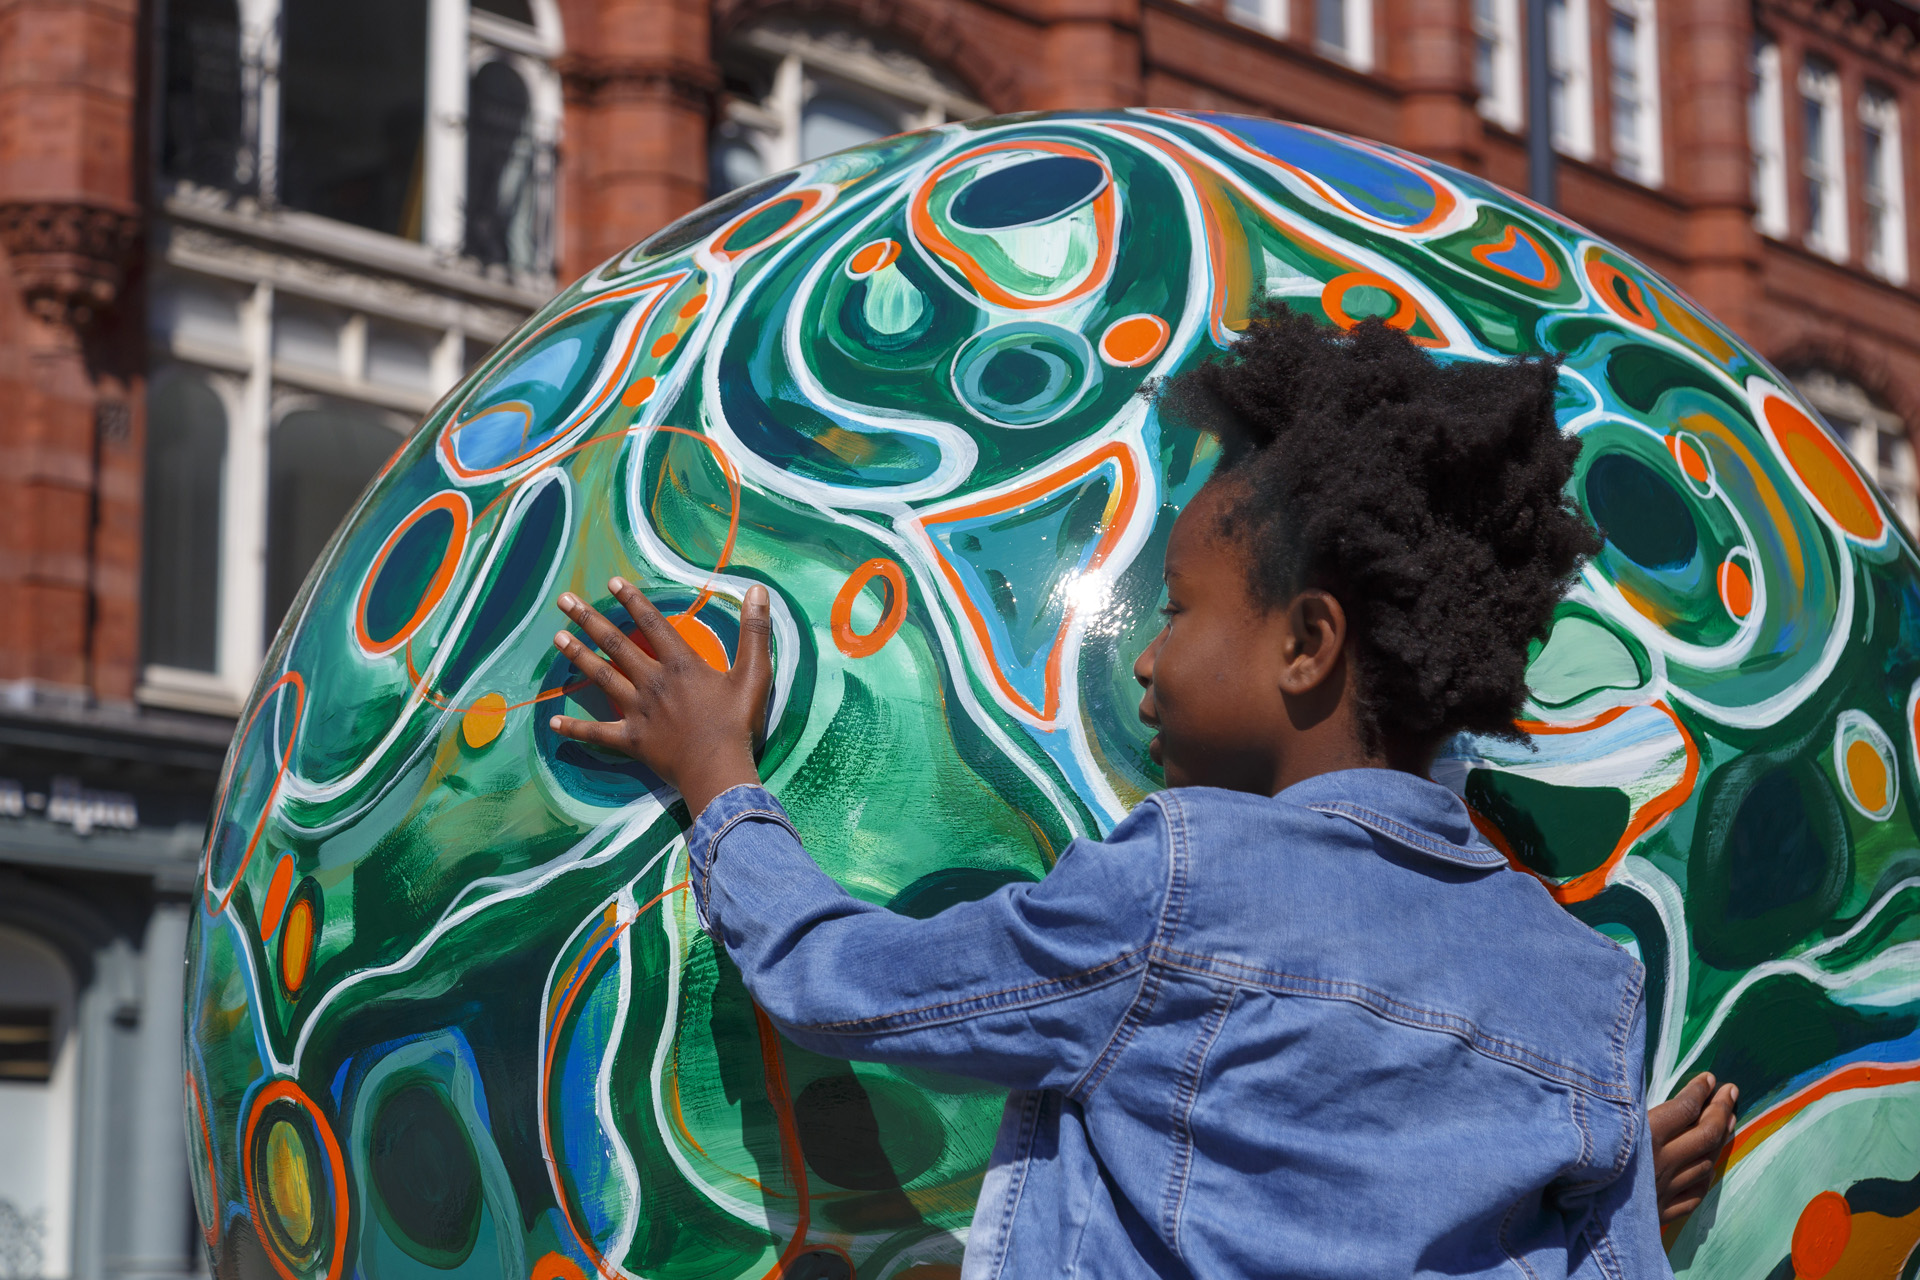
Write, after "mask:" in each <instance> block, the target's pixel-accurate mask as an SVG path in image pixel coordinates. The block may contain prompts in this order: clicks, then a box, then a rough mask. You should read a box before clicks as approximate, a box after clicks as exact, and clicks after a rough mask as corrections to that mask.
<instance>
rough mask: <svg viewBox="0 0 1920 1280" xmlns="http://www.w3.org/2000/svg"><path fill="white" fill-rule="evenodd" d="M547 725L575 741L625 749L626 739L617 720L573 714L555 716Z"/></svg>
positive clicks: (613, 748) (620, 749)
mask: <svg viewBox="0 0 1920 1280" xmlns="http://www.w3.org/2000/svg"><path fill="white" fill-rule="evenodd" d="M547 725H548V727H549V728H551V729H552V730H553V731H554V732H555V733H557V734H559V735H560V736H561V737H563V738H572V739H573V740H574V741H575V742H584V743H586V744H587V745H589V746H594V747H605V748H606V749H607V750H609V751H625V750H626V745H625V739H623V738H622V737H621V735H620V722H619V721H616V720H576V719H574V718H573V717H572V716H554V717H552V718H551V719H549V720H548V721H547Z"/></svg>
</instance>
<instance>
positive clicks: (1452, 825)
mask: <svg viewBox="0 0 1920 1280" xmlns="http://www.w3.org/2000/svg"><path fill="white" fill-rule="evenodd" d="M1274 799H1275V800H1278V801H1281V802H1282V803H1285V804H1295V805H1299V806H1300V807H1302V808H1304V809H1312V810H1313V811H1314V812H1316V813H1325V814H1330V815H1333V816H1336V817H1341V818H1345V819H1347V820H1348V821H1349V822H1353V823H1357V824H1358V825H1360V826H1363V827H1365V828H1367V830H1369V831H1372V832H1373V833H1375V834H1376V835H1380V836H1384V837H1385V838H1387V839H1388V840H1391V841H1393V842H1394V843H1395V844H1398V845H1401V846H1403V847H1404V848H1406V849H1409V850H1411V851H1412V852H1414V853H1418V854H1423V855H1425V856H1427V857H1430V858H1438V859H1439V860H1440V861H1442V862H1450V863H1452V864H1454V865H1455V866H1460V867H1472V868H1474V869H1475V870H1480V871H1489V870H1492V869H1494V868H1496V867H1504V866H1506V865H1507V860H1506V858H1505V856H1503V855H1502V854H1501V853H1500V852H1499V850H1497V849H1495V848H1493V847H1492V846H1491V845H1489V844H1488V843H1487V842H1486V841H1485V840H1484V839H1482V838H1481V836H1480V833H1479V832H1478V831H1476V830H1474V826H1473V819H1472V818H1471V817H1470V816H1469V815H1468V813H1467V806H1466V805H1465V804H1464V803H1462V802H1461V800H1460V797H1459V796H1457V795H1455V794H1454V793H1453V792H1451V791H1449V790H1448V789H1447V788H1445V787H1443V786H1441V785H1440V784H1439V783H1437V782H1430V781H1428V780H1427V779H1425V778H1416V777H1415V776H1414V775H1412V774H1410V773H1402V772H1400V771H1399V770H1398V769H1338V770H1335V771H1334V772H1332V773H1322V774H1316V775H1315V776H1314V777H1311V778H1308V779H1307V780H1305V781H1304V782H1296V783H1295V784H1294V785H1292V786H1291V787H1288V788H1287V789H1286V790H1285V791H1282V792H1281V793H1280V794H1279V795H1277V796H1275V797H1274Z"/></svg>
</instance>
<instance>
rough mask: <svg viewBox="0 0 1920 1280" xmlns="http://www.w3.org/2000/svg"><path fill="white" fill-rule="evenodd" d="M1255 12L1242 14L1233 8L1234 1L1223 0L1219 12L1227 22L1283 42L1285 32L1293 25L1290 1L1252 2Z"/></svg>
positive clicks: (1256, 0) (1261, 0)
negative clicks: (1224, 16)
mask: <svg viewBox="0 0 1920 1280" xmlns="http://www.w3.org/2000/svg"><path fill="white" fill-rule="evenodd" d="M1252 3H1253V6H1254V8H1255V10H1256V11H1255V12H1253V13H1242V12H1241V11H1240V10H1239V9H1238V8H1236V7H1235V4H1236V0H1223V3H1222V5H1221V12H1222V13H1224V14H1225V15H1226V17H1227V20H1228V21H1229V22H1235V23H1238V24H1239V25H1241V26H1243V27H1247V28H1249V29H1251V30H1254V31H1259V32H1262V33H1264V34H1266V35H1270V36H1272V37H1273V38H1274V39H1276V40H1284V39H1286V37H1287V30H1288V28H1289V27H1291V26H1292V24H1293V14H1292V12H1291V11H1292V9H1293V4H1292V0H1252Z"/></svg>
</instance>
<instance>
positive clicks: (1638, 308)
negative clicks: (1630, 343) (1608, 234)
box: [1587, 255, 1658, 329]
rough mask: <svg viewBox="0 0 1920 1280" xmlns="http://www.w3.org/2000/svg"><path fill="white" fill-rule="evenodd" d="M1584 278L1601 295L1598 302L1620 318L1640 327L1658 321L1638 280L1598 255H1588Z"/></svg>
mask: <svg viewBox="0 0 1920 1280" xmlns="http://www.w3.org/2000/svg"><path fill="white" fill-rule="evenodd" d="M1587 280H1588V282H1589V283H1591V284H1592V285H1593V289H1594V292H1595V293H1598V294H1599V295H1600V301H1601V302H1602V303H1603V304H1604V305H1605V306H1606V308H1607V310H1609V311H1611V312H1613V313H1614V314H1615V315H1617V316H1619V317H1620V318H1621V319H1622V320H1626V321H1629V322H1631V323H1633V324H1637V325H1639V326H1640V327H1641V328H1642V329H1651V328H1654V327H1655V325H1656V324H1657V323H1658V321H1657V319H1656V318H1655V315H1654V310H1653V308H1652V307H1651V306H1649V305H1648V303H1647V295H1646V294H1645V293H1644V292H1642V291H1641V288H1640V285H1639V283H1638V282H1637V281H1635V280H1634V278H1633V277H1632V276H1630V275H1628V274H1627V273H1626V272H1624V271H1622V270H1620V268H1618V267H1616V266H1614V265H1613V264H1612V263H1611V262H1608V261H1607V260H1606V259H1604V258H1602V257H1599V256H1598V255H1589V256H1588V258H1587Z"/></svg>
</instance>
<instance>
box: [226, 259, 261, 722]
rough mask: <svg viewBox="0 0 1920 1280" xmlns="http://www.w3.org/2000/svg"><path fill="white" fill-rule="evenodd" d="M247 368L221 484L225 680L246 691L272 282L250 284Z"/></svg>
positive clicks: (257, 637)
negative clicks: (239, 409) (251, 288)
mask: <svg viewBox="0 0 1920 1280" xmlns="http://www.w3.org/2000/svg"><path fill="white" fill-rule="evenodd" d="M242 332H243V334H244V341H245V343H246V351H247V359H248V370H247V382H246V389H245V391H244V393H243V395H242V404H241V411H240V412H239V413H238V414H235V415H234V419H233V423H232V427H231V429H230V431H229V432H228V435H227V458H226V471H225V474H224V476H223V478H222V484H221V486H220V493H221V502H222V505H223V508H224V509H223V510H222V512H221V520H220V529H221V535H220V639H219V650H220V657H219V670H220V678H221V680H222V682H223V683H224V684H225V685H226V686H227V689H228V690H229V692H231V693H232V694H233V696H234V697H235V698H236V699H242V698H245V696H246V692H247V690H248V688H249V687H250V686H251V685H252V684H253V678H254V676H255V674H256V673H257V672H258V671H259V670H260V659H261V657H262V656H263V651H264V644H263V639H262V624H261V618H262V616H263V615H264V613H265V612H266V600H267V419H268V416H269V413H270V411H271V407H272V401H273V286H272V285H271V284H269V283H267V282H265V281H262V282H261V283H259V284H257V285H255V286H254V289H253V297H252V298H251V299H250V300H249V301H248V303H247V307H246V316H245V320H244V322H243V326H242Z"/></svg>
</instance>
